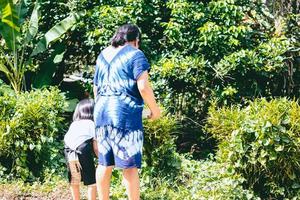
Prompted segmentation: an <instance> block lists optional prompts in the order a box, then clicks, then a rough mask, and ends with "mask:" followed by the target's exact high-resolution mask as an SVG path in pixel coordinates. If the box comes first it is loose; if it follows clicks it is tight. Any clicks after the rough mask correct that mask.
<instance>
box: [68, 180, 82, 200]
mask: <svg viewBox="0 0 300 200" xmlns="http://www.w3.org/2000/svg"><path fill="white" fill-rule="evenodd" d="M70 189H71V194H72V198H73V200H80V189H79V185H77V184H76V185H75V184H71V185H70Z"/></svg>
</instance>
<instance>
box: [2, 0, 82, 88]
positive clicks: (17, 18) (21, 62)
mask: <svg viewBox="0 0 300 200" xmlns="http://www.w3.org/2000/svg"><path fill="white" fill-rule="evenodd" d="M39 9H40V3H39V1H36V2H35V4H34V9H33V11H32V13H31V17H30V19H26V12H27V10H26V6H25V2H24V0H20V1H14V2H13V1H12V0H0V34H1V36H2V38H0V72H2V73H3V74H4V75H5V76H6V78H7V80H8V81H9V83H10V84H11V86H12V88H13V89H14V91H15V92H16V93H19V92H20V91H22V90H23V89H25V90H26V88H25V86H26V84H25V76H24V75H25V72H26V71H28V70H30V69H31V68H32V65H33V59H34V56H36V55H38V54H40V53H42V52H44V51H46V50H47V49H48V48H49V45H51V44H52V43H54V42H55V41H57V40H58V39H59V38H61V37H62V36H63V35H64V34H65V33H66V32H67V31H68V30H69V29H71V28H72V27H73V26H74V25H75V24H76V22H77V21H78V19H79V18H80V16H81V15H82V13H70V14H69V16H68V17H66V18H65V19H63V20H62V21H60V22H58V23H57V24H55V25H54V26H53V27H52V28H51V29H49V30H48V31H47V32H46V33H45V34H44V35H43V36H42V37H39V38H40V39H39V40H38V39H37V33H38V26H39V17H40V11H39ZM35 41H37V42H35ZM28 51H29V52H28Z"/></svg>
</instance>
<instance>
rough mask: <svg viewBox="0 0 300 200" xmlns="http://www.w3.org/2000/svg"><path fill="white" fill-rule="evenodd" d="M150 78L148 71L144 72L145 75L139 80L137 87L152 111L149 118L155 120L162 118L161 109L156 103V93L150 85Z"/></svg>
mask: <svg viewBox="0 0 300 200" xmlns="http://www.w3.org/2000/svg"><path fill="white" fill-rule="evenodd" d="M148 76H149V75H148V72H147V71H145V72H143V74H142V75H141V76H140V77H139V78H138V80H137V85H138V89H139V91H140V94H141V96H142V97H143V99H144V101H145V102H146V104H147V105H148V107H149V109H150V110H151V115H150V116H149V118H150V119H152V120H155V119H158V118H159V117H160V109H159V107H158V105H157V103H156V101H155V97H154V93H153V90H152V87H151V85H150V83H149V80H148Z"/></svg>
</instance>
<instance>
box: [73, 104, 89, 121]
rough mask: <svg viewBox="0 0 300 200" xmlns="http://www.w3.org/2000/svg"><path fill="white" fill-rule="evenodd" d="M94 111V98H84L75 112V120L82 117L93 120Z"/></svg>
mask: <svg viewBox="0 0 300 200" xmlns="http://www.w3.org/2000/svg"><path fill="white" fill-rule="evenodd" d="M93 112H94V100H93V99H83V100H81V101H80V102H79V103H78V104H77V106H76V109H75V112H74V114H73V121H78V120H82V119H90V120H93V118H94V117H93Z"/></svg>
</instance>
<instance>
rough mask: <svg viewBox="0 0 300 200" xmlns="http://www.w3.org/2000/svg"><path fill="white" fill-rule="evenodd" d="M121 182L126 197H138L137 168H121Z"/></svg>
mask: <svg viewBox="0 0 300 200" xmlns="http://www.w3.org/2000/svg"><path fill="white" fill-rule="evenodd" d="M123 183H124V184H125V187H126V191H127V195H128V199H129V200H139V199H140V180H139V172H138V169H137V168H129V169H124V170H123Z"/></svg>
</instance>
